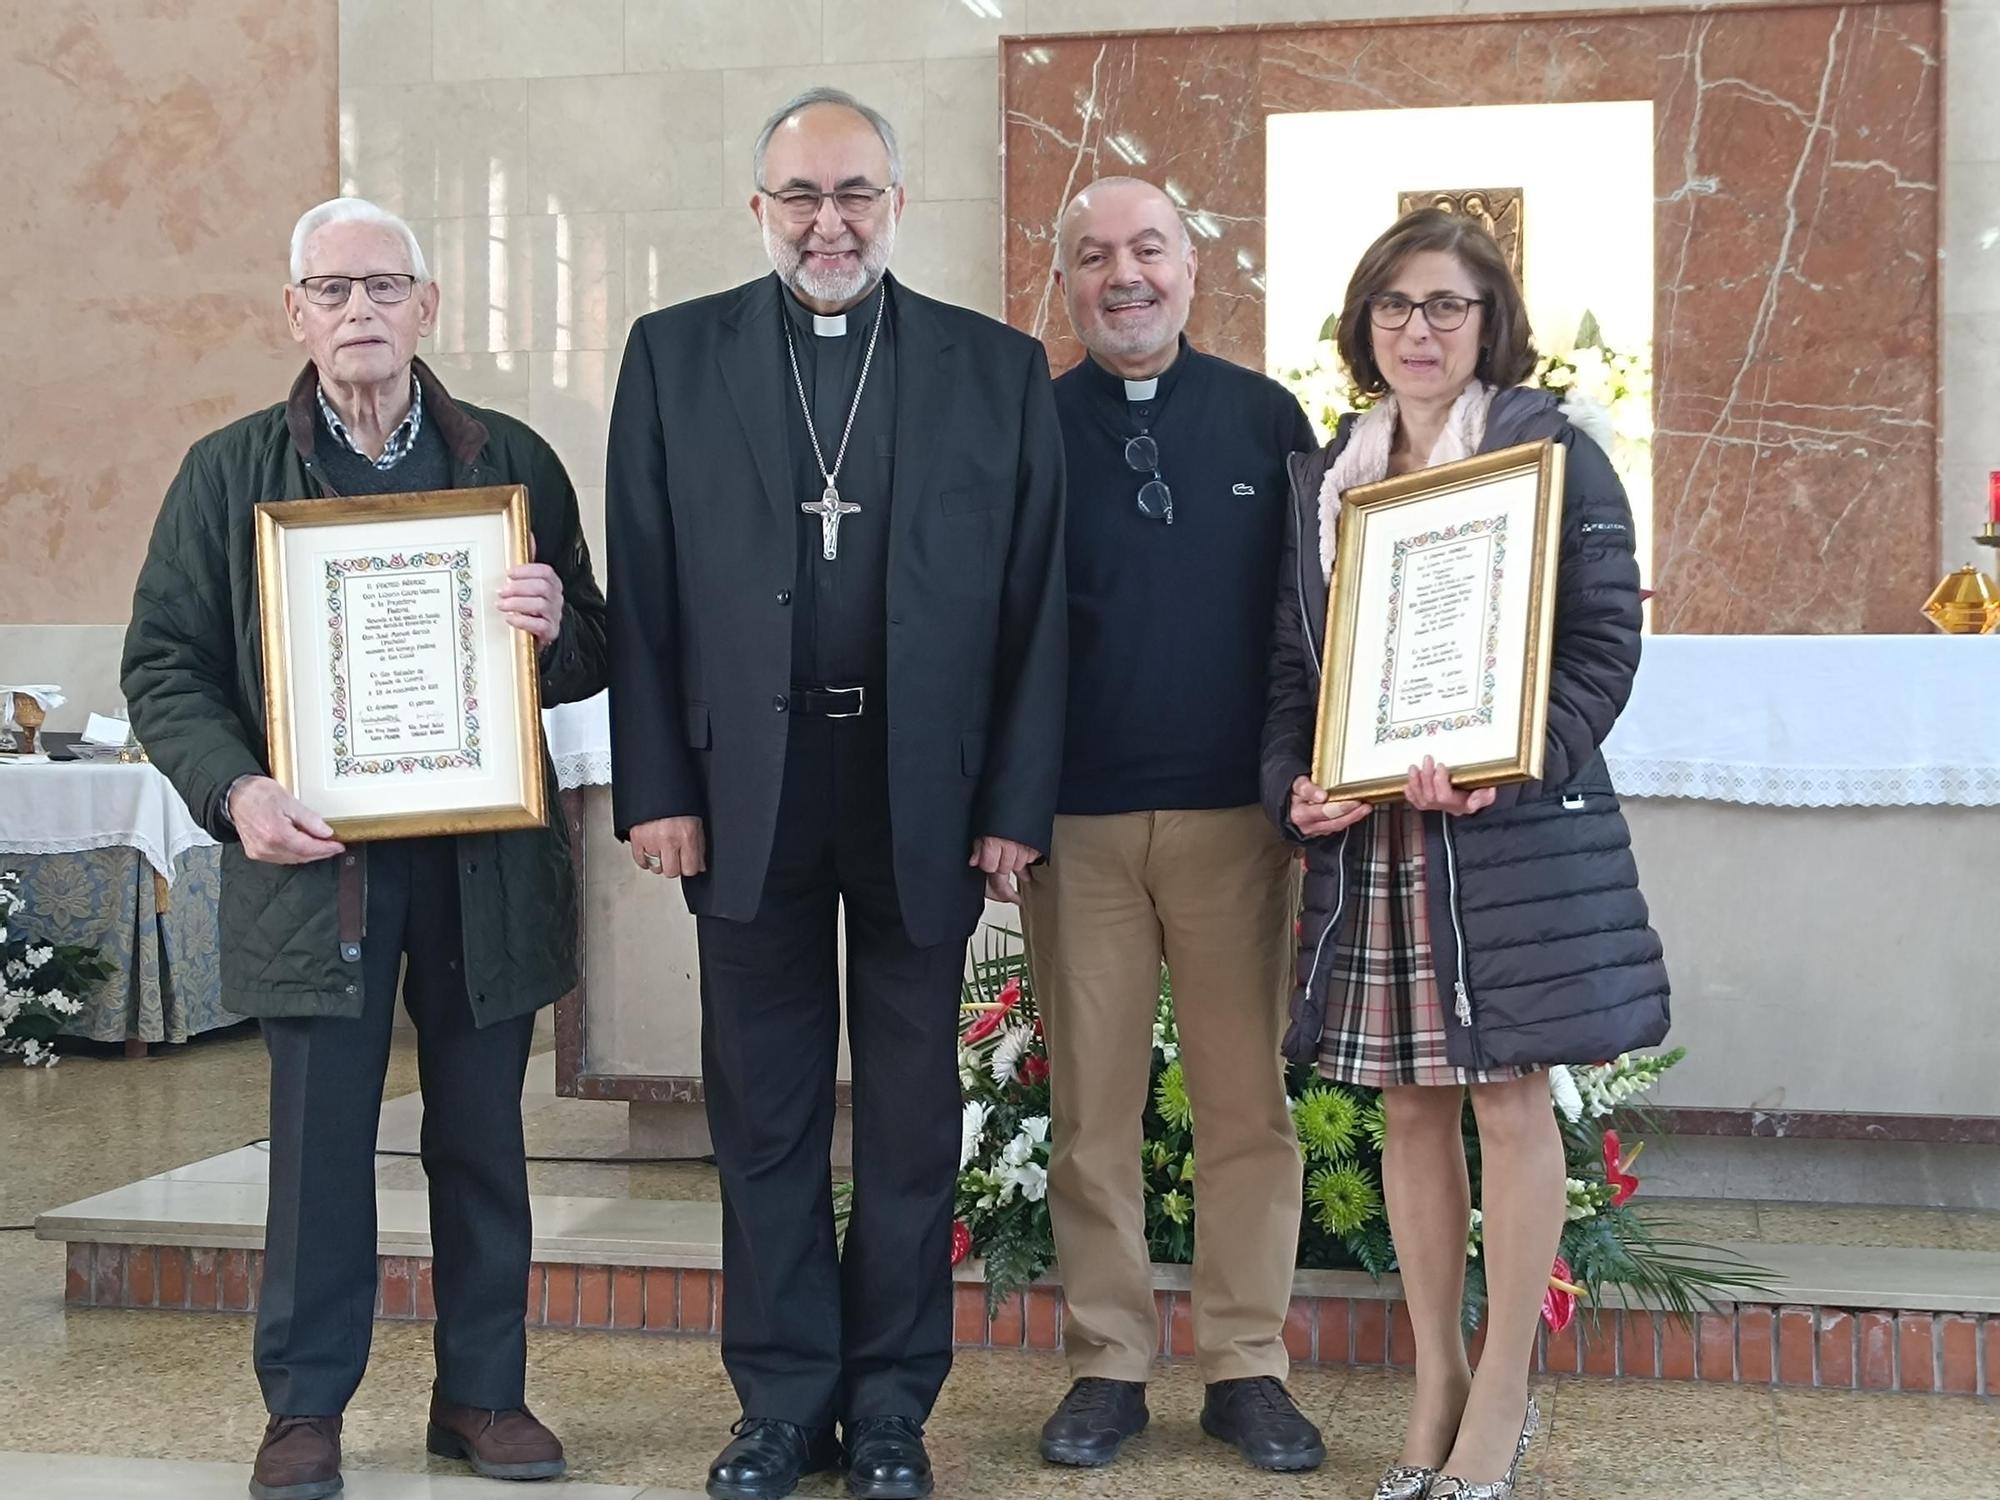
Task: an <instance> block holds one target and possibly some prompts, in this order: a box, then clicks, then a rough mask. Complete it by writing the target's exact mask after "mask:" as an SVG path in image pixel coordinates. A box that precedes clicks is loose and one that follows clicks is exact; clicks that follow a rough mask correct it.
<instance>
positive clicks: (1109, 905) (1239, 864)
mask: <svg viewBox="0 0 2000 1500" xmlns="http://www.w3.org/2000/svg"><path fill="white" fill-rule="evenodd" d="M1295 869H1296V862H1295V855H1294V853H1293V851H1292V850H1291V849H1290V848H1288V847H1287V846H1286V845H1285V843H1284V842H1283V841H1282V840H1281V839H1280V838H1279V837H1278V835H1277V833H1276V832H1275V831H1274V830H1273V829H1272V827H1271V825H1270V823H1269V821H1268V820H1267V819H1266V818H1265V817H1264V814H1263V811H1262V809H1261V808H1257V807H1236V808H1223V809H1216V810H1201V811H1186V812H1135V813H1115V814H1109V815H1105V816H1095V817H1068V816H1065V817H1059V818H1057V819H1056V828H1055V836H1054V839H1053V847H1052V848H1051V850H1050V852H1049V858H1048V860H1047V862H1046V863H1045V864H1042V865H1039V866H1036V867H1035V869H1034V870H1033V871H1032V872H1031V873H1030V875H1029V877H1028V879H1027V880H1026V882H1025V883H1024V887H1023V891H1022V921H1023V930H1024V933H1025V935H1026V938H1027V942H1028V959H1029V965H1030V972H1031V975H1032V978H1033V980H1034V986H1035V995H1036V998H1037V1000H1038V1002H1039V1004H1040V1006H1041V1011H1042V1021H1043V1027H1044V1030H1045V1031H1046V1032H1047V1034H1048V1044H1049V1063H1050V1068H1051V1076H1050V1084H1051V1092H1052V1096H1053V1097H1052V1108H1051V1115H1052V1120H1051V1140H1052V1149H1051V1154H1050V1161H1049V1216H1050V1219H1051V1221H1052V1222H1053V1225H1054V1229H1055V1242H1056V1257H1057V1261H1058V1263H1059V1270H1060V1273H1061V1276H1062V1282H1063V1291H1064V1296H1065V1299H1066V1300H1067V1302H1068V1304H1069V1308H1068V1321H1067V1331H1066V1333H1065V1336H1064V1342H1065V1348H1066V1350H1067V1353H1068V1356H1069V1364H1070V1372H1071V1374H1072V1375H1073V1376H1076V1377H1078V1378H1082V1377H1085V1376H1097V1377H1100V1378H1103V1379H1108V1380H1131V1381H1143V1380H1145V1379H1146V1377H1147V1372H1148V1370H1149V1369H1150V1367H1151V1364H1152V1361H1153V1357H1154V1355H1155V1353H1156V1352H1157V1351H1158V1348H1159V1342H1160V1320H1159V1315H1158V1313H1157V1311H1156V1310H1155V1304H1154V1301H1153V1281H1152V1273H1151V1268H1150V1264H1149V1260H1148V1257H1147V1254H1146V1231H1145V1208H1144V1202H1143V1192H1144V1189H1143V1185H1142V1180H1141V1166H1140V1144H1141V1130H1142V1121H1141V1117H1142V1115H1143V1113H1144V1111H1145V1107H1146V1100H1147V1095H1148V1090H1149V1088H1150V1086H1151V1078H1150V1073H1151V1060H1152V1046H1153V1015H1154V1010H1155V1007H1156V1005H1157V1003H1158V999H1159V979H1160V961H1161V959H1162V958H1164V959H1165V960H1166V963H1167V968H1168V970H1169V973H1170V975H1171V977H1172V982H1173V995H1174V1013H1175V1020H1176V1022H1177V1024H1178V1026H1179V1030H1180V1046H1181V1053H1180V1057H1181V1063H1182V1067H1183V1069H1184V1071H1185V1073H1186V1077H1187V1087H1188V1098H1189V1102H1190V1104H1191V1105H1192V1106H1193V1110H1194V1137H1195V1204H1196V1213H1195V1249H1194V1283H1193V1285H1194V1294H1193V1298H1192V1302H1193V1314H1194V1318H1193V1325H1194V1342H1195V1355H1196V1358H1197V1360H1198V1362H1199V1364H1200V1368H1201V1374H1202V1379H1203V1380H1204V1381H1207V1382H1211V1383H1212V1382H1214V1381H1218V1380H1235V1379H1243V1378H1247V1377H1251V1376H1258V1375H1271V1376H1276V1377H1278V1378H1280V1379H1282V1378H1284V1376H1285V1375H1286V1373H1287V1371H1288V1369H1289V1361H1288V1360H1287V1358H1286V1354H1285V1346H1284V1324H1285V1314H1286V1311H1287V1309H1288V1307H1289V1306H1290V1301H1291V1295H1292V1270H1293V1266H1294V1263H1295V1259H1296V1256H1297V1252H1298V1234H1299V1209H1300V1196H1301V1192H1300V1167H1299V1150H1298V1142H1297V1139H1296V1137H1295V1136H1294V1134H1293V1130H1292V1118H1291V1112H1290V1110H1289V1108H1288V1107H1287V1104H1286V1098H1285V1085H1284V1065H1283V1062H1282V1061H1281V1059H1280V1057H1279V1052H1278V1047H1279V1043H1280V1041H1281V1040H1282V1038H1283V1036H1284V1028H1285V1016H1286V1006H1287V1004H1288V1003H1289V998H1290V992H1291V979H1292V955H1293V943H1292V927H1293V920H1294V917H1293V901H1294V892H1295V889H1296V880H1295V874H1294V872H1295Z"/></svg>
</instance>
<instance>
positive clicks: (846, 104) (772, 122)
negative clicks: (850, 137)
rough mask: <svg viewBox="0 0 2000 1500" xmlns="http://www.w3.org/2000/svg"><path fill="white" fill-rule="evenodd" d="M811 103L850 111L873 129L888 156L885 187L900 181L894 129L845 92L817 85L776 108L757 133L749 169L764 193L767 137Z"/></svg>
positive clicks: (899, 152)
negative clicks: (887, 179) (836, 106)
mask: <svg viewBox="0 0 2000 1500" xmlns="http://www.w3.org/2000/svg"><path fill="white" fill-rule="evenodd" d="M815 104H837V105H839V106H840V107H841V108H842V109H851V110H853V111H854V112H855V113H856V114H857V115H859V116H861V118H862V119H864V120H866V121H867V122H868V123H869V124H870V125H872V126H873V127H874V128H875V134H876V135H878V136H880V137H881V138H882V149H883V150H885V151H887V152H888V153H889V186H890V187H894V186H895V185H896V184H897V183H899V182H901V181H902V180H903V148H902V147H901V146H900V145H898V144H897V142H896V127H895V126H893V125H891V124H890V123H889V122H888V120H887V119H886V118H885V117H884V116H883V114H882V112H881V111H880V110H878V109H871V108H870V107H869V106H868V105H866V104H863V103H862V102H861V101H860V100H859V99H857V98H855V97H854V96H853V95H852V94H850V93H848V92H847V90H845V89H836V88H829V87H828V86H826V85H825V84H821V85H820V86H819V87H817V88H810V89H807V90H806V91H805V92H804V93H803V94H800V95H799V96H798V97H796V98H794V99H788V100H787V101H786V102H785V103H784V104H782V105H780V106H779V108H778V112H777V113H776V114H774V115H772V116H771V118H770V119H768V120H766V121H765V122H764V128H763V129H762V130H760V131H758V132H757V146H756V150H755V151H754V153H753V154H752V167H753V170H754V171H755V172H756V174H757V180H756V183H755V186H756V188H757V190H758V191H759V192H762V191H763V190H764V153H765V152H766V151H768V150H770V148H771V137H772V136H774V135H776V134H777V133H778V127H779V126H780V125H782V124H784V123H785V122H786V121H787V120H789V119H791V118H792V117H793V116H794V115H797V114H801V113H803V112H804V111H806V110H808V109H811V108H812V107H813V106H814V105H815Z"/></svg>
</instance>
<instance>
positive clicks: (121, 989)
mask: <svg viewBox="0 0 2000 1500" xmlns="http://www.w3.org/2000/svg"><path fill="white" fill-rule="evenodd" d="M0 869H8V870H19V871H20V872H21V895H22V897H23V898H24V899H25V901H26V905H25V907H24V908H23V910H22V911H21V913H20V914H19V916H18V917H16V919H15V920H16V921H18V922H22V923H24V924H26V925H27V926H28V927H29V929H30V930H31V931H33V933H34V934H35V935H36V936H37V937H38V938H40V939H42V940H44V941H48V942H57V943H89V944H92V945H94V946H95V947H97V948H98V949H99V950H100V951H101V952H102V953H103V955H104V958H105V959H106V961H107V962H109V963H110V964H111V965H112V974H111V977H110V978H108V979H107V980H105V981H104V983H103V984H102V985H100V986H98V988H97V989H96V991H95V992H94V993H92V994H90V995H87V996H85V997H84V1001H85V1003H84V1008H83V1010H82V1011H81V1012H80V1013H78V1014H77V1015H75V1016H73V1017H71V1019H70V1020H69V1022H68V1024H66V1025H65V1026H64V1027H63V1032H64V1034H65V1035H68V1036H79V1037H88V1038H90V1039H91V1040H93V1041H98V1042H125V1041H144V1042H184V1041H186V1040H187V1039H188V1038H189V1037H191V1036H194V1035H196V1034H197V1033H199V1032H203V1031H212V1030H214V1029H215V1028H216V1027H218V1026H230V1025H234V1024H235V1023H236V1022H238V1021H240V1020H242V1019H243V1017H241V1016H238V1015H234V1014H232V1013H231V1012H229V1011H226V1010H224V1009H223V1008H222V971H221V963H220V959H221V944H220V941H219V933H218V929H217V921H216V901H217V896H218V893H219V892H220V889H221V876H222V850H221V849H220V848H218V847H217V846H215V845H213V844H210V845H206V846H202V847H198V848H193V849H188V850H185V851H184V852H183V853H182V854H181V855H180V857H179V858H178V859H177V860H176V861H175V862H174V880H173V884H172V885H171V886H169V885H168V884H167V882H166V881H165V880H164V879H163V878H161V876H160V875H159V874H158V873H157V872H156V871H155V870H154V869H153V867H152V865H151V864H150V863H148V862H147V859H146V856H145V855H143V854H141V853H140V852H139V851H138V850H136V849H131V848H124V847H117V846H114V847H111V848H105V849H84V850H78V851H75V852H72V853H66V854H14V853H5V852H0Z"/></svg>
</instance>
